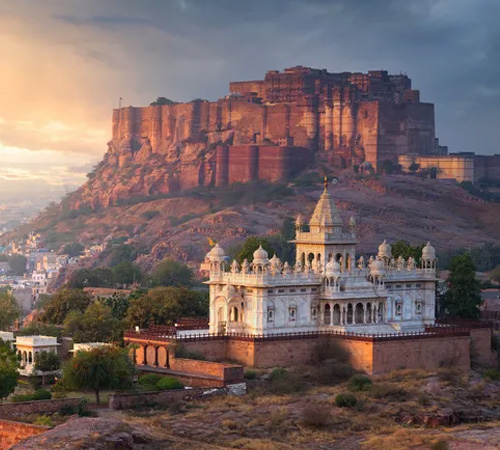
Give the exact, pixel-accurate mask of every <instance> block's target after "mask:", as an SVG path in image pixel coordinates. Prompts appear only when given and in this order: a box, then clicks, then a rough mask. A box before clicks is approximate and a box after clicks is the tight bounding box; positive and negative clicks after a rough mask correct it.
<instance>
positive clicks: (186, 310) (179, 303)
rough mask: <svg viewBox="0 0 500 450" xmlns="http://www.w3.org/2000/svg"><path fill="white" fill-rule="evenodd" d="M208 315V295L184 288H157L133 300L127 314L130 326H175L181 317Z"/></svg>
mask: <svg viewBox="0 0 500 450" xmlns="http://www.w3.org/2000/svg"><path fill="white" fill-rule="evenodd" d="M207 315H208V298H207V296H206V294H203V293H200V292H197V291H193V290H190V289H187V288H184V287H181V288H177V287H157V288H153V289H151V290H150V291H149V292H148V293H147V294H145V295H143V296H141V297H137V298H134V299H131V301H130V308H129V310H128V314H127V319H126V321H127V323H128V325H129V326H131V327H133V326H136V325H138V326H140V327H141V328H147V327H149V326H150V325H173V324H174V323H175V322H176V321H177V320H179V319H180V318H181V317H185V316H187V317H200V316H207Z"/></svg>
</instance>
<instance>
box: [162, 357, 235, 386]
mask: <svg viewBox="0 0 500 450" xmlns="http://www.w3.org/2000/svg"><path fill="white" fill-rule="evenodd" d="M170 368H171V369H172V370H176V371H179V372H186V373H190V374H195V375H211V376H214V377H217V378H220V379H221V380H223V381H224V383H233V382H238V381H242V380H243V379H244V371H243V367H242V366H238V365H233V364H224V363H218V362H213V361H200V360H196V359H186V358H172V359H171V360H170Z"/></svg>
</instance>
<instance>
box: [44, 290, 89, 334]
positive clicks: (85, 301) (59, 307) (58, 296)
mask: <svg viewBox="0 0 500 450" xmlns="http://www.w3.org/2000/svg"><path fill="white" fill-rule="evenodd" d="M91 303H92V297H91V296H90V295H88V294H86V293H85V292H83V291H82V290H81V289H67V288H64V289H61V290H59V291H57V292H56V293H55V294H54V295H53V296H52V298H51V299H50V301H49V302H48V303H47V305H46V306H45V310H44V312H43V315H42V320H43V321H44V322H48V323H54V324H57V325H61V324H62V323H63V322H64V320H65V319H66V316H67V315H68V314H69V312H70V311H80V312H83V311H85V310H86V309H87V307H88V306H89V305H90V304H91Z"/></svg>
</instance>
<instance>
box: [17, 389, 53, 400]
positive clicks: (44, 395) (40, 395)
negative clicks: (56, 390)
mask: <svg viewBox="0 0 500 450" xmlns="http://www.w3.org/2000/svg"><path fill="white" fill-rule="evenodd" d="M51 398H52V394H51V393H50V392H49V391H47V390H45V389H38V390H37V391H35V392H34V393H33V394H24V395H13V396H12V397H11V399H10V401H11V402H13V403H20V402H32V401H36V400H50V399H51Z"/></svg>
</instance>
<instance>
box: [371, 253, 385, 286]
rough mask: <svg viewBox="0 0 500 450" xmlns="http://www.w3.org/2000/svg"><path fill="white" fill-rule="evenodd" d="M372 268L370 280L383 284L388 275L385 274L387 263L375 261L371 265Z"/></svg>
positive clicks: (379, 260)
mask: <svg viewBox="0 0 500 450" xmlns="http://www.w3.org/2000/svg"><path fill="white" fill-rule="evenodd" d="M369 268H370V278H371V279H372V280H373V281H378V283H379V284H382V282H383V279H384V277H385V275H386V273H385V263H384V261H382V260H381V259H378V258H377V259H374V260H373V261H371V262H370V264H369Z"/></svg>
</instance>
